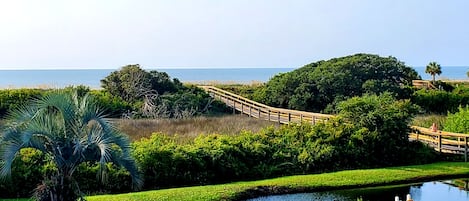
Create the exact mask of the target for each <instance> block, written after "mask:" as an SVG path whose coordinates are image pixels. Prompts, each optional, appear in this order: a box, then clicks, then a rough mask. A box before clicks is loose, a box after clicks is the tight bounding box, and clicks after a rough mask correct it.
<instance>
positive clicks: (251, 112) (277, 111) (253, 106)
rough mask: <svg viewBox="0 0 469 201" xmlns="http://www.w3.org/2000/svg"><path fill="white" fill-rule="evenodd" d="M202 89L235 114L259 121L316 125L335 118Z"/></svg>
mask: <svg viewBox="0 0 469 201" xmlns="http://www.w3.org/2000/svg"><path fill="white" fill-rule="evenodd" d="M200 87H201V88H203V89H204V90H205V91H207V92H208V93H209V94H210V95H211V96H212V97H214V98H215V99H218V100H221V101H222V102H224V103H225V104H226V105H228V106H229V107H231V108H233V113H235V112H236V111H238V112H241V113H243V114H246V115H248V116H250V117H254V118H258V119H263V120H267V121H273V122H278V123H282V124H288V123H291V122H295V123H300V122H305V121H307V122H311V123H312V124H315V123H317V122H321V121H327V120H328V119H330V118H332V117H334V116H333V115H327V114H321V113H313V112H304V111H298V110H288V109H282V108H275V107H270V106H267V105H264V104H262V103H258V102H256V101H252V100H249V99H247V98H244V97H242V96H239V95H236V94H233V93H230V92H228V91H225V90H221V89H219V88H216V87H213V86H200Z"/></svg>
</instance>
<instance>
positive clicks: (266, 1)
mask: <svg viewBox="0 0 469 201" xmlns="http://www.w3.org/2000/svg"><path fill="white" fill-rule="evenodd" d="M468 8H469V1H467V0H450V1H441V0H379V1H377V0H41V1H38V0H0V69H18V68H23V69H24V68H27V69H36V68H62V69H67V68H75V69H78V68H108V69H115V68H119V67H121V66H125V65H127V64H140V65H141V66H143V67H144V68H162V67H165V68H173V67H184V68H192V67H209V68H210V67H223V68H224V67H292V68H296V67H301V66H303V65H305V64H308V63H311V62H315V61H318V60H327V59H330V58H334V57H341V56H346V55H350V54H355V53H372V54H378V55H381V56H394V57H396V58H398V59H399V60H401V61H403V62H405V63H406V64H407V65H410V66H425V65H427V64H428V63H429V62H430V61H436V62H438V63H440V64H441V65H442V66H468V65H469V54H468V53H469V26H468V23H469V11H468Z"/></svg>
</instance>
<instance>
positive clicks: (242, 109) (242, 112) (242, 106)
mask: <svg viewBox="0 0 469 201" xmlns="http://www.w3.org/2000/svg"><path fill="white" fill-rule="evenodd" d="M241 114H244V104H243V103H242V102H241Z"/></svg>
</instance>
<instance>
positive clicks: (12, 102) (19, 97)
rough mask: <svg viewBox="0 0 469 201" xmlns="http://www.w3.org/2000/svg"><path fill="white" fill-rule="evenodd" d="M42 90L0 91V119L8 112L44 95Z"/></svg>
mask: <svg viewBox="0 0 469 201" xmlns="http://www.w3.org/2000/svg"><path fill="white" fill-rule="evenodd" d="M44 91H45V90H43V89H3V90H0V118H4V117H5V115H6V114H7V113H8V111H9V110H11V109H13V108H17V107H18V106H20V105H23V104H24V103H26V102H28V101H29V100H31V99H33V98H38V97H39V96H41V95H42V94H43V93H44Z"/></svg>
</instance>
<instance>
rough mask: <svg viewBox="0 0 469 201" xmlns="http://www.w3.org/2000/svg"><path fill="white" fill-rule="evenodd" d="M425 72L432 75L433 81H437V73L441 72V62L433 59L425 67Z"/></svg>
mask: <svg viewBox="0 0 469 201" xmlns="http://www.w3.org/2000/svg"><path fill="white" fill-rule="evenodd" d="M425 73H428V74H430V75H431V76H432V80H433V82H435V75H440V74H441V66H440V64H438V63H436V62H434V61H432V62H430V63H429V64H428V65H427V67H426V68H425Z"/></svg>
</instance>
